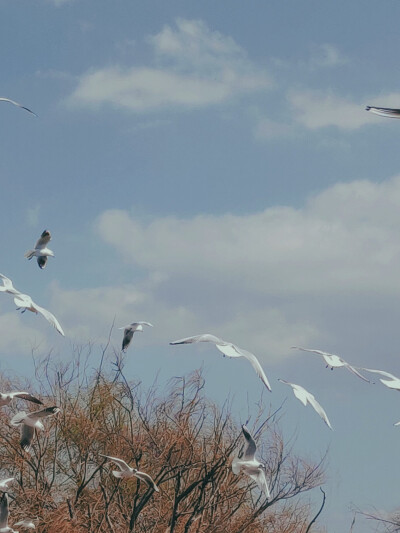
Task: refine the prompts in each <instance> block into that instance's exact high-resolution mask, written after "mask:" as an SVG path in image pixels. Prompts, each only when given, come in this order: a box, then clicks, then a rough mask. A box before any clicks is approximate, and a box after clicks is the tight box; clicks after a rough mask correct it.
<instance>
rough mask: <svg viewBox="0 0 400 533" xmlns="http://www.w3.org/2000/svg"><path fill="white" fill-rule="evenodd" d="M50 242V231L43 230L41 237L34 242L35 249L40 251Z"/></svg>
mask: <svg viewBox="0 0 400 533" xmlns="http://www.w3.org/2000/svg"><path fill="white" fill-rule="evenodd" d="M50 240H51V234H50V231H49V230H47V229H45V230H44V232H43V233H42V234H41V236H40V237H39V238H38V240H37V241H36V244H35V248H36V249H39V250H41V249H42V248H46V246H47V245H48V244H49V242H50Z"/></svg>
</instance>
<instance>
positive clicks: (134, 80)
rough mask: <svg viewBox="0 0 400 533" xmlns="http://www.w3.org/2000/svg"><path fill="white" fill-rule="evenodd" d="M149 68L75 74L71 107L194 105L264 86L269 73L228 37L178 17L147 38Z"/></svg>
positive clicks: (140, 109) (133, 108)
mask: <svg viewBox="0 0 400 533" xmlns="http://www.w3.org/2000/svg"><path fill="white" fill-rule="evenodd" d="M148 42H149V43H150V45H151V46H152V47H153V50H154V58H155V62H156V63H157V64H156V65H155V66H131V67H122V66H112V67H105V68H101V69H97V70H94V69H93V70H91V71H89V72H87V73H86V74H83V75H82V76H81V77H80V80H79V83H78V86H77V87H76V89H75V91H74V92H73V93H72V95H71V96H70V97H69V100H68V101H69V103H71V104H73V105H85V106H88V105H89V106H94V107H96V106H100V105H104V104H109V105H113V106H115V107H124V108H127V109H130V110H131V111H133V112H137V113H139V112H149V111H153V110H159V109H171V108H172V109H176V108H186V109H196V108H201V107H205V106H210V105H216V104H221V103H224V102H227V101H230V100H232V99H234V98H237V97H239V96H240V95H244V94H249V93H252V92H257V91H261V90H265V89H266V88H268V87H269V86H270V85H271V80H270V77H269V75H268V74H267V73H266V72H265V70H263V69H261V68H258V67H257V66H255V65H254V64H253V63H252V62H251V61H249V60H248V59H247V57H246V54H245V52H244V50H243V49H242V48H241V47H240V46H238V45H237V44H236V43H235V42H234V41H233V39H231V38H230V37H226V36H223V35H222V34H220V33H218V32H214V31H211V30H210V29H209V28H208V27H207V26H206V25H205V24H204V23H203V22H201V21H189V20H184V19H178V20H177V21H176V29H173V28H171V27H169V26H166V27H164V29H163V30H162V31H161V32H160V33H159V34H157V35H155V36H152V37H149V39H148Z"/></svg>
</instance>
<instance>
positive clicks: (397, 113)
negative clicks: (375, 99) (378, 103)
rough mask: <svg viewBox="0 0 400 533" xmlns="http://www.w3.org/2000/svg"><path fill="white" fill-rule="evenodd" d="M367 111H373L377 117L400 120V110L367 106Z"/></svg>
mask: <svg viewBox="0 0 400 533" xmlns="http://www.w3.org/2000/svg"><path fill="white" fill-rule="evenodd" d="M365 110H366V111H371V113H375V115H380V116H381V117H390V118H400V109H393V108H391V107H374V106H370V105H367V107H366V108H365Z"/></svg>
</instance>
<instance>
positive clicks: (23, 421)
mask: <svg viewBox="0 0 400 533" xmlns="http://www.w3.org/2000/svg"><path fill="white" fill-rule="evenodd" d="M59 411H60V408H59V407H56V406H54V407H46V408H45V409H42V410H41V411H33V412H32V413H26V412H25V411H20V412H19V413H17V414H16V415H15V416H13V417H12V419H11V420H10V424H11V425H12V426H19V427H20V429H21V440H20V445H21V447H22V448H23V449H24V450H25V451H26V452H29V451H30V449H31V446H32V440H33V437H34V435H35V430H39V429H44V426H43V423H42V422H41V419H43V418H47V417H48V416H53V415H56V414H57V413H58V412H59ZM0 533H1V529H0Z"/></svg>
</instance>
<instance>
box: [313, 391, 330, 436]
mask: <svg viewBox="0 0 400 533" xmlns="http://www.w3.org/2000/svg"><path fill="white" fill-rule="evenodd" d="M308 401H309V403H310V405H311V406H312V407H313V408H314V409H315V410H316V412H317V413H318V414H319V416H320V417H321V418H322V420H323V421H324V422H325V424H326V425H327V426H328V428H329V429H333V428H332V426H331V423H330V422H329V418H328V416H327V414H326V413H325V410H324V409H323V408H322V406H321V405H320V404H319V403H318V402H317V400H316V399H315V398H314V396H313V395H312V394H310V393H309V396H308Z"/></svg>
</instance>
